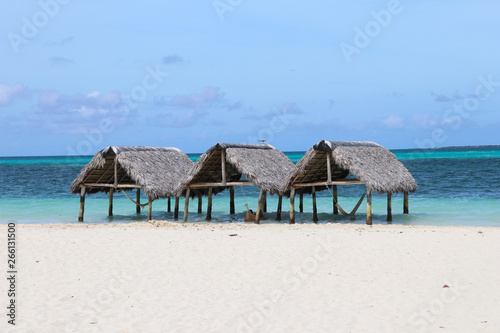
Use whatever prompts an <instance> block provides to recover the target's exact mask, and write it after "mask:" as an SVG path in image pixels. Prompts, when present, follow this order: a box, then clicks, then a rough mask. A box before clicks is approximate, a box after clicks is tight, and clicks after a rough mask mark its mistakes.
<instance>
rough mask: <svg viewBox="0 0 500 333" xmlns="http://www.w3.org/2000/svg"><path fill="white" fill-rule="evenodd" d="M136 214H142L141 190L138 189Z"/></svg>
mask: <svg viewBox="0 0 500 333" xmlns="http://www.w3.org/2000/svg"><path fill="white" fill-rule="evenodd" d="M135 202H136V204H135V212H136V213H137V214H139V213H140V212H141V189H140V188H138V189H137V192H136V193H135Z"/></svg>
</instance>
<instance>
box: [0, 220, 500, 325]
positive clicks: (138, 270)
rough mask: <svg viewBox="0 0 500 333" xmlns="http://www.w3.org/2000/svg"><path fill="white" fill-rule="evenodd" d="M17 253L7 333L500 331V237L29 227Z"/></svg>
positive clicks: (346, 228) (412, 231) (409, 231)
mask: <svg viewBox="0 0 500 333" xmlns="http://www.w3.org/2000/svg"><path fill="white" fill-rule="evenodd" d="M6 235H7V226H6V225H0V239H1V240H2V241H1V242H0V243H1V244H5V242H4V240H5V239H6ZM17 242H18V244H17V247H18V253H17V255H18V267H17V269H18V281H17V282H18V284H17V286H16V289H17V290H16V291H17V296H16V302H17V306H18V308H17V317H16V326H15V327H13V326H12V325H8V324H7V319H8V317H6V316H5V312H6V310H5V308H6V306H7V301H8V298H7V289H8V285H7V280H6V279H5V278H2V279H1V282H0V301H1V302H0V303H1V304H2V308H3V309H4V310H3V311H2V313H3V315H2V319H1V321H0V332H51V333H52V332H500V315H499V313H500V283H499V277H500V229H498V228H486V227H481V228H479V227H419V226H401V225H383V226H381V225H374V226H366V225H364V224H361V223H359V224H324V225H314V224H306V225H304V224H296V225H288V224H283V225H278V224H260V225H255V224H234V223H232V224H217V223H211V224H195V223H188V224H182V223H171V222H153V223H132V224H107V225H105V224H99V225H91V224H71V225H63V224H59V225H22V224H18V225H17ZM0 257H1V258H2V260H1V262H2V263H3V264H2V270H3V271H4V272H6V271H7V264H6V261H7V250H6V246H3V245H2V246H1V248H0Z"/></svg>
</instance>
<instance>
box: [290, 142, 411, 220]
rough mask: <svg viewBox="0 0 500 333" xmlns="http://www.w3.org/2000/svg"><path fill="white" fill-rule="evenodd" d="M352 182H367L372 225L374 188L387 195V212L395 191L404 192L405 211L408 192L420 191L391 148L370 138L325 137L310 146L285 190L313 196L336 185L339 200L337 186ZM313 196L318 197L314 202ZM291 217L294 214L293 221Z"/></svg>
mask: <svg viewBox="0 0 500 333" xmlns="http://www.w3.org/2000/svg"><path fill="white" fill-rule="evenodd" d="M353 176H354V177H355V178H354V177H353ZM349 184H365V185H366V187H367V194H368V197H367V201H368V205H369V207H368V208H367V223H368V222H369V224H371V192H372V191H376V192H377V193H379V194H381V193H387V194H388V215H390V195H391V194H392V193H398V192H402V193H404V194H405V213H407V207H408V203H407V200H408V199H407V198H408V192H415V191H416V190H417V183H416V182H415V179H414V178H413V176H412V175H411V173H410V172H409V171H408V169H406V167H405V166H404V165H403V164H402V163H401V162H400V161H398V159H397V158H396V156H394V154H393V153H391V152H390V151H389V150H388V149H386V148H384V147H382V146H380V145H378V144H376V143H374V142H368V141H326V140H323V141H320V142H318V143H317V144H315V145H314V146H313V147H311V148H310V149H309V150H308V151H307V152H306V154H305V155H304V157H303V158H302V159H301V160H300V161H299V162H297V164H296V166H295V169H294V170H293V171H292V172H291V173H290V174H289V175H288V176H287V178H286V180H285V182H284V183H283V188H282V191H285V190H292V189H293V192H292V193H293V195H294V194H295V193H313V196H314V195H315V194H314V193H315V192H317V191H321V190H325V189H327V188H328V187H329V186H332V187H334V188H335V191H334V192H333V193H334V194H333V195H334V200H335V202H336V185H349ZM296 191H297V192H296ZM314 199H315V197H313V202H314ZM361 200H362V199H361ZM357 207H359V205H358V206H357ZM291 208H292V209H293V207H291ZM356 209H357V208H356ZM335 210H336V209H335ZM354 212H355V210H354ZM314 215H315V214H314ZM351 217H352V216H351ZM292 218H293V214H291V222H292ZM388 219H389V217H388Z"/></svg>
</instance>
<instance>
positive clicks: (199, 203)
mask: <svg viewBox="0 0 500 333" xmlns="http://www.w3.org/2000/svg"><path fill="white" fill-rule="evenodd" d="M202 198H203V197H202V196H201V194H200V195H199V196H198V214H201V205H202V200H203V199H202Z"/></svg>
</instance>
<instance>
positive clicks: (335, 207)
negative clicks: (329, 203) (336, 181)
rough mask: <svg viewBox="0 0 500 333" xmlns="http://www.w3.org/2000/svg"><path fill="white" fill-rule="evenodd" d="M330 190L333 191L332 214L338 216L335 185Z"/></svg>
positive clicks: (337, 199)
mask: <svg viewBox="0 0 500 333" xmlns="http://www.w3.org/2000/svg"><path fill="white" fill-rule="evenodd" d="M332 190H333V214H335V215H338V214H339V209H338V208H337V205H336V204H337V203H338V202H339V198H338V195H337V185H333V186H332Z"/></svg>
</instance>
